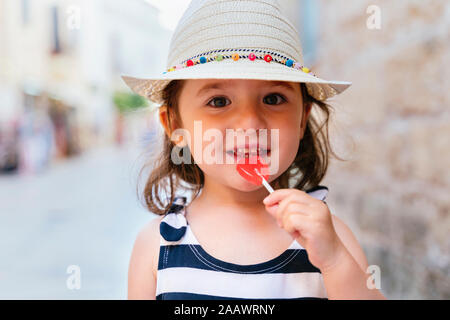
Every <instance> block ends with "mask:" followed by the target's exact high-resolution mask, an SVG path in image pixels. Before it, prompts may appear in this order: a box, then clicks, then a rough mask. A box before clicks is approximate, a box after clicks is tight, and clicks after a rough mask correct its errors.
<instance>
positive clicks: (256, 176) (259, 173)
mask: <svg viewBox="0 0 450 320" xmlns="http://www.w3.org/2000/svg"><path fill="white" fill-rule="evenodd" d="M236 170H237V172H239V174H240V175H241V176H242V177H243V178H244V179H245V180H247V181H249V182H251V183H253V184H256V185H258V186H260V185H261V184H262V185H264V187H266V189H267V190H268V191H269V192H270V193H272V192H273V189H272V187H271V186H270V184H269V183H268V182H267V179H268V177H269V166H268V165H267V164H265V163H264V162H263V161H262V159H261V158H260V157H259V156H251V157H248V158H242V159H239V160H238V163H237V165H236Z"/></svg>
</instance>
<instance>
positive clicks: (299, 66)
mask: <svg viewBox="0 0 450 320" xmlns="http://www.w3.org/2000/svg"><path fill="white" fill-rule="evenodd" d="M294 68H295V69H297V70H300V69H301V68H302V65H301V64H300V63H298V62H296V63H294Z"/></svg>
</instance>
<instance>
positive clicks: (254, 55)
mask: <svg viewBox="0 0 450 320" xmlns="http://www.w3.org/2000/svg"><path fill="white" fill-rule="evenodd" d="M248 58H249V59H250V61H255V59H256V54H254V53H253V52H252V53H250V54H249V55H248Z"/></svg>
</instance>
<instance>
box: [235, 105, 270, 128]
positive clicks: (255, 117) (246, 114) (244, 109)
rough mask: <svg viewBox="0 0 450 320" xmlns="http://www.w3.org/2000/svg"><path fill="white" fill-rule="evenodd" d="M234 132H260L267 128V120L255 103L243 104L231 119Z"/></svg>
mask: <svg viewBox="0 0 450 320" xmlns="http://www.w3.org/2000/svg"><path fill="white" fill-rule="evenodd" d="M233 120H234V121H233V123H232V125H233V128H234V129H235V130H238V129H239V130H244V131H247V130H252V129H253V130H256V131H258V130H260V129H265V128H267V119H266V117H265V115H264V113H263V112H262V111H261V108H260V107H259V106H258V104H257V103H256V102H250V101H248V102H243V103H242V104H241V105H240V106H239V110H238V111H237V112H236V114H235V117H234V119H233Z"/></svg>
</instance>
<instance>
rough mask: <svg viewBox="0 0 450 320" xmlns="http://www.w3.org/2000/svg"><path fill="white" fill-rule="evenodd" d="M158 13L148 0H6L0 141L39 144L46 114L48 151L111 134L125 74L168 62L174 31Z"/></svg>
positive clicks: (65, 150)
mask: <svg viewBox="0 0 450 320" xmlns="http://www.w3.org/2000/svg"><path fill="white" fill-rule="evenodd" d="M157 16H158V10H157V9H156V8H154V7H153V6H151V5H149V4H148V3H146V2H145V1H143V0H126V1H125V0H107V1H106V0H94V1H89V0H78V1H69V0H20V1H18V0H0V132H1V133H0V146H1V145H2V141H3V145H4V144H5V143H6V142H5V141H9V142H8V143H11V141H16V142H17V141H19V142H24V141H26V142H24V143H20V146H19V149H20V148H25V145H28V144H29V143H32V144H33V145H36V144H35V143H34V142H31V141H34V140H37V139H35V138H34V137H33V136H34V135H35V134H36V132H37V134H38V135H39V134H40V133H41V132H47V131H48V130H47V129H48V128H47V127H46V126H48V123H49V122H48V121H45V120H42V119H45V118H46V117H48V118H49V119H50V120H51V121H50V123H52V126H51V131H52V133H48V132H47V133H45V135H46V137H45V138H42V139H41V140H42V141H41V142H40V144H42V145H45V144H46V143H48V141H50V142H51V144H52V148H47V147H45V148H42V147H35V149H38V150H42V152H44V153H45V152H46V151H43V150H53V151H52V155H50V156H48V155H47V156H45V157H44V158H46V157H47V158H50V159H51V158H52V157H54V156H56V157H65V156H70V155H72V154H76V153H77V152H79V151H80V150H81V149H83V148H89V147H92V146H94V145H96V144H105V143H110V142H111V141H113V139H114V135H115V125H116V110H115V109H114V106H113V95H114V92H115V91H117V90H126V89H125V86H124V84H123V83H122V80H121V79H120V75H121V74H136V75H139V74H145V72H149V71H153V69H155V68H156V69H160V68H161V66H162V65H165V58H166V52H167V47H168V41H167V39H168V38H169V37H170V32H169V31H168V30H166V29H163V28H162V27H160V25H159V24H158V19H157ZM161 71H162V70H161ZM38 114H39V115H38ZM47 120H48V119H47ZM27 124H28V128H24V126H26V125H27ZM14 126H16V127H18V128H16V129H11V128H13V127H14ZM41 127H42V128H41ZM12 132H16V133H18V134H19V138H18V139H17V138H11V137H10V136H11V134H12ZM50 136H51V137H50ZM45 141H47V142H45ZM7 149H10V147H7ZM0 150H2V147H0ZM3 150H5V148H3ZM26 150H30V149H29V147H26ZM24 152H25V153H26V152H27V151H24ZM19 153H20V152H19ZM22 153H23V152H22ZM3 155H5V152H3ZM28 156H30V154H25V155H24V154H22V156H20V158H21V159H25V158H27V157H28Z"/></svg>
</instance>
